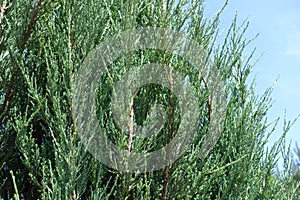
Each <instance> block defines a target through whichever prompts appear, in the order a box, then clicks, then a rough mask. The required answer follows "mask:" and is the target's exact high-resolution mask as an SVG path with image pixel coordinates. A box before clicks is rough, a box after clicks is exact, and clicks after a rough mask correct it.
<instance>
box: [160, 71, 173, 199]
mask: <svg viewBox="0 0 300 200" xmlns="http://www.w3.org/2000/svg"><path fill="white" fill-rule="evenodd" d="M167 77H168V82H169V86H170V90H171V97H170V107H169V117H170V118H169V120H170V121H169V125H168V139H169V140H171V138H172V133H173V130H172V127H173V118H174V107H173V101H172V92H173V87H174V84H173V76H172V68H171V67H170V66H168V72H167ZM169 159H170V147H169V146H167V147H166V163H165V169H164V184H163V191H162V196H161V199H162V200H166V199H167V193H168V182H169V165H170V161H169Z"/></svg>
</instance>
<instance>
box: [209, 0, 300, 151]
mask: <svg viewBox="0 0 300 200" xmlns="http://www.w3.org/2000/svg"><path fill="white" fill-rule="evenodd" d="M224 2H225V1H224V0H206V2H205V5H206V16H207V17H211V16H212V15H213V14H214V13H215V12H216V11H218V10H219V9H220V8H221V7H222V5H223V4H224ZM236 12H237V14H238V18H239V19H240V20H239V21H240V22H242V21H243V20H244V19H246V18H248V20H249V21H250V26H249V29H248V31H247V34H246V37H247V38H248V39H251V38H252V37H254V36H255V35H256V34H257V33H259V37H258V38H257V39H256V40H255V41H254V42H253V43H252V45H251V47H252V48H254V47H256V48H257V51H256V58H259V57H260V54H261V53H263V55H262V57H261V58H260V60H259V62H258V63H257V64H256V66H255V67H254V69H253V72H252V74H253V77H255V76H256V93H257V94H262V93H263V91H264V90H265V89H266V88H268V87H269V86H272V85H273V84H275V85H274V91H273V93H272V97H273V99H274V104H273V107H272V108H271V109H270V112H269V113H268V118H269V121H270V122H271V121H272V120H275V119H276V118H277V117H278V116H280V122H279V124H278V127H277V130H276V131H275V133H274V134H273V135H272V136H271V138H270V141H269V145H271V144H272V143H274V141H275V140H277V139H278V138H279V137H280V135H281V133H282V127H283V120H284V116H285V111H286V119H288V120H293V119H295V118H296V117H297V116H298V115H299V114H300V105H299V104H300V0H251V1H241V0H229V4H228V6H227V8H226V9H225V10H224V12H223V14H222V15H221V24H220V30H221V32H222V31H223V34H225V33H226V30H227V28H228V26H229V25H230V23H231V22H232V19H233V17H234V15H235V13H236ZM249 51H250V49H249ZM277 78H279V79H278V80H277ZM276 80H277V81H276ZM290 140H292V147H293V148H294V147H295V142H297V143H298V144H299V146H300V119H299V120H298V121H296V123H295V124H294V126H293V127H292V128H291V129H290V131H289V133H288V135H287V141H288V142H289V141H290Z"/></svg>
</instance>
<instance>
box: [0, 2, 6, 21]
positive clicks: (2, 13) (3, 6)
mask: <svg viewBox="0 0 300 200" xmlns="http://www.w3.org/2000/svg"><path fill="white" fill-rule="evenodd" d="M6 4H7V1H6V0H4V1H3V3H2V6H1V7H0V25H1V23H2V19H3V17H4V11H5V9H6V8H7V7H6Z"/></svg>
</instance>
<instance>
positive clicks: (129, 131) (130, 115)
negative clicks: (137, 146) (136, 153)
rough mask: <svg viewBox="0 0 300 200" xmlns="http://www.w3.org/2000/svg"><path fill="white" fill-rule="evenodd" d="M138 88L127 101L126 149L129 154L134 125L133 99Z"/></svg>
mask: <svg viewBox="0 0 300 200" xmlns="http://www.w3.org/2000/svg"><path fill="white" fill-rule="evenodd" d="M138 91H139V89H137V90H136V91H135V92H134V94H133V95H132V97H131V100H130V103H129V121H128V142H127V150H128V155H130V154H131V148H132V142H133V137H134V133H133V126H134V119H133V116H134V108H133V101H134V98H135V97H136V95H137V93H138Z"/></svg>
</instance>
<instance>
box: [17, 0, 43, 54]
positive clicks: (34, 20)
mask: <svg viewBox="0 0 300 200" xmlns="http://www.w3.org/2000/svg"><path fill="white" fill-rule="evenodd" d="M41 5H42V0H39V1H38V4H37V6H36V7H35V10H34V13H33V16H32V18H31V21H30V23H29V25H28V28H27V31H26V33H25V35H24V38H23V40H22V46H21V49H24V47H25V44H26V43H27V41H28V39H29V37H30V34H31V32H32V29H33V26H34V24H35V22H36V20H37V16H38V12H39V9H40V6H41Z"/></svg>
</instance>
